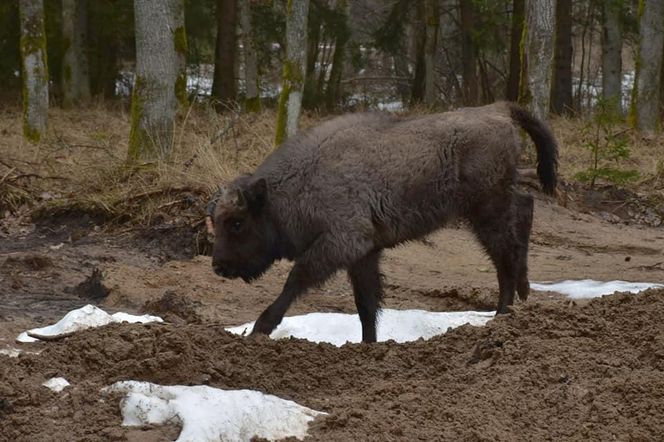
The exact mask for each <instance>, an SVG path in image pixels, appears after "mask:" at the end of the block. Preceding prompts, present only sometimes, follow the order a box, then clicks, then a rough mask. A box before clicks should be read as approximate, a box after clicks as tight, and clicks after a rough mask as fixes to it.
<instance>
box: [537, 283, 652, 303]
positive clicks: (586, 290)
mask: <svg viewBox="0 0 664 442" xmlns="http://www.w3.org/2000/svg"><path fill="white" fill-rule="evenodd" d="M661 287H664V285H662V284H655V283H652V282H627V281H608V282H601V281H593V280H592V279H582V280H578V281H575V280H568V281H561V282H556V283H531V284H530V288H531V289H533V290H540V291H543V292H558V293H562V294H563V295H567V296H569V297H570V298H572V299H588V298H598V297H600V296H604V295H610V294H612V293H614V292H630V293H638V292H640V291H643V290H647V289H649V288H661Z"/></svg>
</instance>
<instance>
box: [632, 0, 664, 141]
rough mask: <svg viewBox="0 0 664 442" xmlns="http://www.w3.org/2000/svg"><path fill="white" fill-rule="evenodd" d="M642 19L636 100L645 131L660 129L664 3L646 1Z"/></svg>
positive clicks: (635, 105) (640, 122)
mask: <svg viewBox="0 0 664 442" xmlns="http://www.w3.org/2000/svg"><path fill="white" fill-rule="evenodd" d="M641 5H642V7H641V8H640V9H641V16H640V18H639V56H638V63H637V72H636V94H635V96H634V99H633V100H632V104H633V108H632V110H633V112H635V113H636V115H635V116H636V119H635V122H636V126H637V127H638V128H639V129H641V130H644V131H654V130H657V129H658V128H659V98H660V97H659V91H660V75H661V72H662V49H663V43H664V29H662V24H663V23H664V2H662V1H661V0H643V2H642V3H641Z"/></svg>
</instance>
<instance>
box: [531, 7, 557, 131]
mask: <svg viewBox="0 0 664 442" xmlns="http://www.w3.org/2000/svg"><path fill="white" fill-rule="evenodd" d="M554 22H555V3H554V0H532V1H529V2H528V4H527V8H526V29H527V32H526V35H525V37H526V44H525V56H526V72H527V74H526V78H527V97H526V100H527V101H529V102H530V105H531V109H532V111H533V114H534V115H535V116H536V117H537V118H539V119H543V120H545V119H546V117H547V114H548V111H549V97H550V93H551V62H552V58H553V36H554V29H555V26H554V24H555V23H554Z"/></svg>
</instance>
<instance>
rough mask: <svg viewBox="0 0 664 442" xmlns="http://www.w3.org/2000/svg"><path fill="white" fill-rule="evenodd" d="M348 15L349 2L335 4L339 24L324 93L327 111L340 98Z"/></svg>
mask: <svg viewBox="0 0 664 442" xmlns="http://www.w3.org/2000/svg"><path fill="white" fill-rule="evenodd" d="M349 13H350V2H349V1H348V0H339V2H338V3H337V14H338V17H339V22H338V23H337V26H336V29H335V32H336V38H335V43H334V57H333V58H332V70H331V71H330V79H329V80H328V82H327V90H326V93H325V105H326V107H327V110H328V111H332V110H333V109H334V107H335V106H336V105H337V103H338V102H339V99H340V97H341V75H342V74H343V70H344V64H345V61H346V45H347V43H348V40H349V39H350V27H349V26H348V18H349Z"/></svg>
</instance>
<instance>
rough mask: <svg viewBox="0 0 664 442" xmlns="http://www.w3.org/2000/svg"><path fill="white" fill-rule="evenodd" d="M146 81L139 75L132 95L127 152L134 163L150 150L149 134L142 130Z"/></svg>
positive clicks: (129, 159) (130, 160)
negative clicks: (145, 151) (146, 150)
mask: <svg viewBox="0 0 664 442" xmlns="http://www.w3.org/2000/svg"><path fill="white" fill-rule="evenodd" d="M144 89H145V80H144V79H143V77H141V76H139V75H137V76H136V82H135V84H134V90H133V91H132V94H131V117H130V118H131V129H130V131H129V149H128V151H127V156H128V161H129V162H134V161H135V160H137V159H138V158H140V157H141V154H142V153H143V152H144V150H145V149H149V143H146V141H147V140H146V138H147V134H146V133H145V130H144V129H143V128H141V119H142V117H143V110H144V107H145V97H143V90H144Z"/></svg>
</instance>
